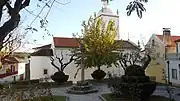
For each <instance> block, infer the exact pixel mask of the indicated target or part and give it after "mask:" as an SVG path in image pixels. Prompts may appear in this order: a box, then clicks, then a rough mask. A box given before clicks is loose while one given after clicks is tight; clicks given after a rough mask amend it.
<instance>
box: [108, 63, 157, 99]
mask: <svg viewBox="0 0 180 101" xmlns="http://www.w3.org/2000/svg"><path fill="white" fill-rule="evenodd" d="M108 86H109V87H111V91H112V93H113V94H114V95H115V96H116V97H120V96H121V95H123V96H129V97H131V98H132V99H133V101H139V99H140V101H146V100H147V99H148V98H149V97H150V95H151V94H152V93H153V92H154V90H155V89H156V82H153V81H151V80H150V78H149V77H148V76H146V75H145V71H144V69H143V68H142V67H141V66H138V65H131V66H128V67H127V68H126V70H125V75H123V76H121V78H112V79H111V81H110V82H109V83H108Z"/></svg>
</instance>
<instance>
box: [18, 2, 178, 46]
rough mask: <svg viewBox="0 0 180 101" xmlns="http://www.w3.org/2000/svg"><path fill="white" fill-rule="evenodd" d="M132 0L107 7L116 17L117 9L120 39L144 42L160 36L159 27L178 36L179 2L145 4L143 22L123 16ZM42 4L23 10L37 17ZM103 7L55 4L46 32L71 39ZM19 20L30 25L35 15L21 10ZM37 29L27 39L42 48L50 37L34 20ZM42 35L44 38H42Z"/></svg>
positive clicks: (77, 3)
mask: <svg viewBox="0 0 180 101" xmlns="http://www.w3.org/2000/svg"><path fill="white" fill-rule="evenodd" d="M57 1H59V2H68V0H57ZM130 1H131V0H113V1H112V2H110V5H109V7H110V8H111V9H112V11H113V12H114V14H116V11H117V9H118V10H119V31H120V39H124V40H127V39H128V33H129V39H130V40H131V41H133V42H134V43H136V44H137V42H138V40H140V42H141V41H144V42H147V41H148V39H149V38H150V36H151V35H152V34H154V33H155V34H162V28H171V35H180V13H179V12H178V11H180V6H179V4H180V0H149V2H148V3H147V4H145V5H144V6H145V8H146V12H144V13H143V17H142V19H139V18H138V17H137V14H136V12H133V13H132V15H131V16H127V15H126V6H127V5H128V3H129V2H130ZM37 4H39V5H40V6H42V5H44V4H43V3H39V2H37V0H31V3H30V5H29V7H27V8H26V9H27V10H29V11H33V13H35V14H37V13H38V12H39V11H40V8H37ZM101 7H102V3H101V0H71V2H70V3H69V4H67V5H60V4H58V3H57V2H56V3H55V5H54V6H53V8H52V9H51V12H50V13H49V15H48V17H47V19H48V21H49V23H48V26H47V28H48V30H49V31H50V33H51V34H53V36H57V37H72V33H77V32H79V33H80V31H81V29H82V26H81V24H82V21H87V20H88V18H89V17H90V16H91V15H93V14H94V12H98V11H99V10H100V9H101ZM47 10H48V9H47V8H46V9H45V10H44V11H43V13H42V16H45V14H46V12H47ZM21 13H22V14H23V16H22V19H24V20H25V21H24V22H25V23H24V25H28V24H30V23H31V22H32V20H33V18H34V16H32V15H31V14H29V13H28V12H27V11H25V10H24V11H22V12H21ZM32 26H33V27H35V28H37V29H38V32H35V33H28V40H37V41H36V43H33V44H32V45H31V46H30V47H34V46H35V45H44V44H48V43H52V37H50V36H47V35H45V32H44V31H43V29H41V28H39V26H40V24H39V20H38V19H36V20H35V22H34V23H33V24H32ZM43 35H45V37H44V39H43V38H42V36H43Z"/></svg>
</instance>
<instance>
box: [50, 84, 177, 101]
mask: <svg viewBox="0 0 180 101" xmlns="http://www.w3.org/2000/svg"><path fill="white" fill-rule="evenodd" d="M96 87H97V89H98V90H99V91H98V92H97V93H90V94H84V95H78V94H68V93H66V89H67V88H68V87H60V88H53V89H52V92H53V95H64V96H67V97H68V98H69V101H101V99H100V98H99V96H100V95H101V94H104V93H110V92H111V91H110V89H109V88H107V85H105V84H104V85H96ZM178 93H180V88H175V89H174V93H173V97H174V98H175V100H176V101H180V96H178ZM153 95H161V96H165V97H168V96H169V95H168V93H167V91H166V90H165V87H164V86H157V88H156V90H155V92H154V93H153Z"/></svg>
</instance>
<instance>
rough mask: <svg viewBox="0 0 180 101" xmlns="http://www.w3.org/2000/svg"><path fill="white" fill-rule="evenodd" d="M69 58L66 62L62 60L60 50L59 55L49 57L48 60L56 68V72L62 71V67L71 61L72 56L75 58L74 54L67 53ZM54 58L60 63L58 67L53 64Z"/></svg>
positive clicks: (62, 56)
mask: <svg viewBox="0 0 180 101" xmlns="http://www.w3.org/2000/svg"><path fill="white" fill-rule="evenodd" d="M66 56H67V55H66ZM69 57H70V58H69V60H68V61H67V62H64V55H63V52H61V56H60V57H59V56H57V55H55V56H54V57H50V60H51V65H53V66H54V67H55V68H56V69H57V70H58V72H63V71H64V69H65V68H66V67H67V66H68V65H69V64H70V63H72V62H73V60H74V58H75V55H74V54H70V55H69ZM55 59H57V60H58V63H59V64H60V67H59V66H57V65H56V64H55Z"/></svg>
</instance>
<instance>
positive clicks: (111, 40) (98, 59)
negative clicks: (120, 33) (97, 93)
mask: <svg viewBox="0 0 180 101" xmlns="http://www.w3.org/2000/svg"><path fill="white" fill-rule="evenodd" d="M82 26H83V30H82V37H80V38H77V39H78V40H79V42H80V43H81V45H83V46H84V51H83V55H84V67H85V68H92V67H96V68H97V70H96V71H94V72H93V74H92V77H93V78H94V79H102V78H104V77H105V75H106V73H105V72H104V71H102V70H101V66H103V65H104V66H107V67H111V66H112V64H114V65H115V66H117V65H118V63H117V59H118V58H119V53H118V49H119V48H120V41H116V40H115V37H116V34H117V28H116V26H115V22H114V21H112V20H110V21H109V22H107V23H105V22H104V21H103V20H102V19H101V18H96V19H94V18H92V17H90V18H89V20H88V22H87V23H86V22H83V24H82ZM76 53H77V51H76ZM76 53H75V54H76ZM80 53H82V51H81V52H80ZM78 56H80V55H79V54H78ZM80 61H81V58H78V59H76V60H75V63H76V64H80Z"/></svg>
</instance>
